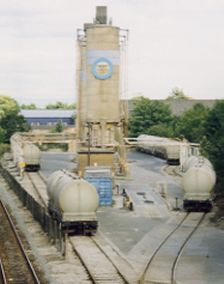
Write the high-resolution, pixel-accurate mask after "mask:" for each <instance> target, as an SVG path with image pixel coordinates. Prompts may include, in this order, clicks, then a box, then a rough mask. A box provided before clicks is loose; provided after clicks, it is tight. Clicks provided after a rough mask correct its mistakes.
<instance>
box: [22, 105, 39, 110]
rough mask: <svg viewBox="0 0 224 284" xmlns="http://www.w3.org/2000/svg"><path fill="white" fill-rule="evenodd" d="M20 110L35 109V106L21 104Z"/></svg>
mask: <svg viewBox="0 0 224 284" xmlns="http://www.w3.org/2000/svg"><path fill="white" fill-rule="evenodd" d="M21 109H37V106H36V105H35V104H29V105H25V104H22V105H21Z"/></svg>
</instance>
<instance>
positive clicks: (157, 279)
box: [140, 213, 205, 284]
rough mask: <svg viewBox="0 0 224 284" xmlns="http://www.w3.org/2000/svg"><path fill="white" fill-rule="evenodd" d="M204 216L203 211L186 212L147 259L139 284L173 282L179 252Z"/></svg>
mask: <svg viewBox="0 0 224 284" xmlns="http://www.w3.org/2000/svg"><path fill="white" fill-rule="evenodd" d="M204 217H205V213H188V214H186V215H185V216H184V218H183V219H182V220H181V222H180V223H179V224H178V225H177V226H176V227H175V229H174V230H173V231H172V232H171V233H170V234H169V235H168V236H167V237H166V239H164V240H163V241H162V242H161V244H160V245H159V246H158V248H157V249H156V250H155V252H154V253H153V255H152V257H151V258H150V260H149V261H148V263H147V265H146V268H145V270H144V273H143V274H142V276H141V279H140V284H155V283H159V284H175V283H176V282H175V276H176V269H177V265H178V261H179V259H180V257H181V253H182V251H183V249H184V247H185V245H186V244H187V242H188V241H189V240H190V238H191V237H192V235H193V234H194V232H195V231H196V230H197V229H198V227H199V226H200V224H201V222H202V221H203V219H204Z"/></svg>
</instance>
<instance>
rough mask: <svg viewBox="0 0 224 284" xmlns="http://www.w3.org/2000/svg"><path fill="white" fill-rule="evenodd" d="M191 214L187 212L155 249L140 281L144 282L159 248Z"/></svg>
mask: <svg viewBox="0 0 224 284" xmlns="http://www.w3.org/2000/svg"><path fill="white" fill-rule="evenodd" d="M188 215H189V213H187V214H186V215H185V216H184V218H183V219H182V220H181V221H180V222H179V223H178V224H177V226H176V227H175V228H174V229H173V230H172V231H171V232H170V233H169V234H168V235H167V236H166V238H165V239H164V240H163V241H161V243H160V244H159V245H158V247H157V248H156V249H155V251H154V252H153V254H152V256H151V258H150V260H149V261H148V263H147V265H146V267H145V269H144V272H143V274H142V276H141V277H140V283H144V278H145V274H146V272H147V271H148V269H149V267H150V265H151V263H152V261H153V259H154V258H155V256H156V255H157V253H158V252H159V250H160V249H161V247H162V246H163V245H164V244H165V243H166V242H167V240H168V239H169V238H170V237H171V236H172V235H173V234H174V233H175V232H176V231H177V230H178V229H179V228H180V226H181V225H182V224H183V223H184V221H185V220H186V218H187V216H188Z"/></svg>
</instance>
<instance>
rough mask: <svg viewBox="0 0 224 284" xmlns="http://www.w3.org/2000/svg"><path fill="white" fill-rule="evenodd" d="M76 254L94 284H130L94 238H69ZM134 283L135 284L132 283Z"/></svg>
mask: <svg viewBox="0 0 224 284" xmlns="http://www.w3.org/2000/svg"><path fill="white" fill-rule="evenodd" d="M69 242H70V244H71V245H72V248H73V250H74V252H75V254H76V255H77V256H78V257H79V259H80V261H81V263H82V264H83V266H84V267H85V269H86V271H87V273H88V275H89V278H90V280H91V281H92V283H94V284H112V283H113V284H115V283H116V284H129V283H131V282H129V281H128V280H127V279H126V278H125V276H123V275H122V274H121V272H120V270H119V269H118V268H117V267H116V266H115V265H114V263H113V262H112V261H111V259H110V258H109V257H108V256H107V254H105V252H104V250H103V249H101V247H100V246H99V245H98V244H97V242H96V241H95V240H94V238H93V237H83V236H81V237H77V236H75V237H69ZM132 283H134V282H132ZM132 283H131V284H132Z"/></svg>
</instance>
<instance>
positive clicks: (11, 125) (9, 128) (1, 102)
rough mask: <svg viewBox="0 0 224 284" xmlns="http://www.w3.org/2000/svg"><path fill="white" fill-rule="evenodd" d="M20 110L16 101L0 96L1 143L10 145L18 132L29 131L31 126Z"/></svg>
mask: <svg viewBox="0 0 224 284" xmlns="http://www.w3.org/2000/svg"><path fill="white" fill-rule="evenodd" d="M19 111H20V108H19V105H18V104H17V102H16V101H15V100H14V99H11V98H9V97H6V96H0V142H1V143H8V142H9V139H10V137H11V135H12V134H13V133H14V132H17V131H28V130H29V128H30V127H29V125H28V124H27V123H26V121H25V119H24V117H23V116H22V115H20V114H19Z"/></svg>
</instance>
